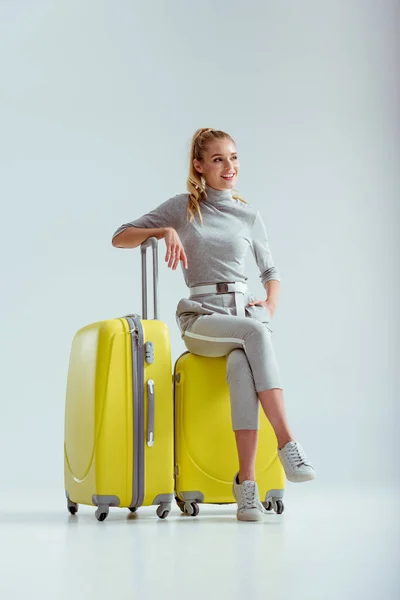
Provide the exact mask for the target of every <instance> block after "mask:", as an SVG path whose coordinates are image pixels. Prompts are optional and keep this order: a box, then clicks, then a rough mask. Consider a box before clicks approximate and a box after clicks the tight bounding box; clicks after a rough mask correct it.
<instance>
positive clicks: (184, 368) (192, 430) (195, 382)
mask: <svg viewBox="0 0 400 600" xmlns="http://www.w3.org/2000/svg"><path fill="white" fill-rule="evenodd" d="M174 382H175V384H174V388H175V493H176V498H175V499H176V501H177V504H178V506H179V508H180V509H181V511H182V512H184V513H186V514H188V515H192V516H196V515H197V514H198V513H199V506H198V504H199V503H210V504H225V503H234V502H235V499H234V497H233V493H232V483H233V478H234V475H235V474H236V473H237V471H238V470H239V466H238V458H237V451H236V443H235V435H234V432H233V431H232V425H231V409H230V395H229V386H228V383H227V381H226V357H225V356H223V357H220V358H209V357H205V356H198V355H194V354H191V353H190V352H185V353H183V354H182V355H181V356H180V357H179V358H178V360H177V361H176V364H175V370H174ZM256 477H257V484H258V488H259V492H260V499H261V501H262V503H263V505H264V507H265V508H266V509H267V510H272V509H273V510H274V511H275V512H276V513H278V514H280V513H282V512H283V508H284V506H283V494H284V485H285V473H284V470H283V468H282V465H281V462H280V460H279V456H278V450H277V440H276V436H275V432H274V430H273V428H272V426H271V424H270V423H269V421H268V420H267V418H266V417H265V415H264V414H263V413H262V412H261V414H260V431H259V441H258V452H257V459H256Z"/></svg>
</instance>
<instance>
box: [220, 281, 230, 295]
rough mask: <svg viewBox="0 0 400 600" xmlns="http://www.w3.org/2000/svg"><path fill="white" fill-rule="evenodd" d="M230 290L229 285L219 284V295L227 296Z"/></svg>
mask: <svg viewBox="0 0 400 600" xmlns="http://www.w3.org/2000/svg"><path fill="white" fill-rule="evenodd" d="M228 290H229V287H228V284H227V283H217V294H227V293H228Z"/></svg>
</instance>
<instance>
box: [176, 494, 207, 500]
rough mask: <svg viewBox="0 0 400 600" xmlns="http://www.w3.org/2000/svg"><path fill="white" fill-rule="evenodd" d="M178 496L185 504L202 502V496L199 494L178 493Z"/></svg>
mask: <svg viewBox="0 0 400 600" xmlns="http://www.w3.org/2000/svg"><path fill="white" fill-rule="evenodd" d="M178 495H179V497H180V498H182V500H184V501H185V502H204V494H202V493H201V492H179V494H178Z"/></svg>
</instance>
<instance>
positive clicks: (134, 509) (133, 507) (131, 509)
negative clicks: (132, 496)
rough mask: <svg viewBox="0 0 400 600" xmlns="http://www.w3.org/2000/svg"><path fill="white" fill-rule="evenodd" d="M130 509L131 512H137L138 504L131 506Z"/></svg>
mask: <svg viewBox="0 0 400 600" xmlns="http://www.w3.org/2000/svg"><path fill="white" fill-rule="evenodd" d="M129 510H130V511H131V513H135V512H136V511H137V506H129Z"/></svg>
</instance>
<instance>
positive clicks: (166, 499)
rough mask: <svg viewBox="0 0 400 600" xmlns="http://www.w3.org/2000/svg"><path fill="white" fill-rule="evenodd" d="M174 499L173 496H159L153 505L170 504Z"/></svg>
mask: <svg viewBox="0 0 400 600" xmlns="http://www.w3.org/2000/svg"><path fill="white" fill-rule="evenodd" d="M173 499H174V495H173V494H158V495H157V496H156V497H155V498H154V500H153V502H152V504H168V503H170V502H172V500H173Z"/></svg>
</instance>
